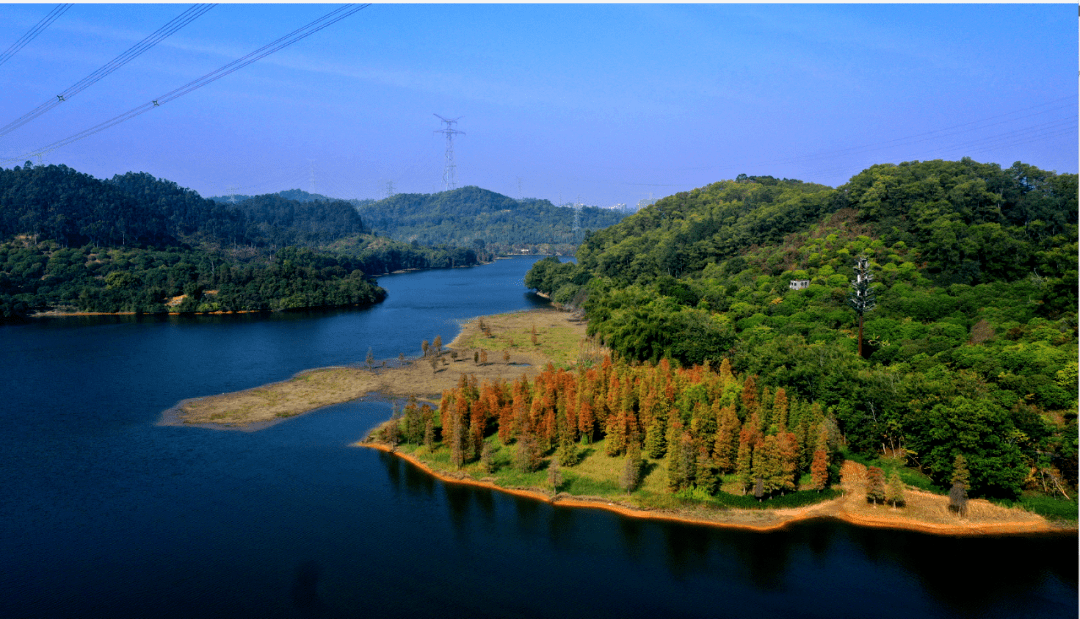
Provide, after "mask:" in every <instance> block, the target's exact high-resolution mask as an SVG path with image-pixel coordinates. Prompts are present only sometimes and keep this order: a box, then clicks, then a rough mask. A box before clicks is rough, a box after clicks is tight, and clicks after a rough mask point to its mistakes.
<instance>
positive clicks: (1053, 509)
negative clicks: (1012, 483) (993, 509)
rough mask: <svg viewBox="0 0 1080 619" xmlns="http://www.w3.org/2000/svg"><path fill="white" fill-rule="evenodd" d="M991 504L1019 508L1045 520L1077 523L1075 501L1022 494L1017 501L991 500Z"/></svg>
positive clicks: (1042, 495) (1043, 495)
mask: <svg viewBox="0 0 1080 619" xmlns="http://www.w3.org/2000/svg"><path fill="white" fill-rule="evenodd" d="M991 501H992V502H993V503H996V504H998V505H1001V506H1004V507H1020V508H1023V509H1026V510H1027V511H1029V512H1032V513H1035V514H1038V515H1040V516H1042V517H1043V518H1046V519H1047V520H1059V521H1063V522H1071V523H1076V522H1077V512H1078V506H1077V502H1076V500H1075V499H1074V500H1071V501H1070V500H1068V499H1066V498H1064V497H1056V496H1047V495H1045V494H1024V495H1022V496H1021V497H1020V498H1019V499H1017V500H1015V501H1014V500H1009V499H991Z"/></svg>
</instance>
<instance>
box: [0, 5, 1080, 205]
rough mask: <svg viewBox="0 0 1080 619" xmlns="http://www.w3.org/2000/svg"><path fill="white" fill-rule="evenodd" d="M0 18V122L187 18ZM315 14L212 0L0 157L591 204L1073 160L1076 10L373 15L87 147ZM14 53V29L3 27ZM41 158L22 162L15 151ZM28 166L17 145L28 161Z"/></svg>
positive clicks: (255, 185)
mask: <svg viewBox="0 0 1080 619" xmlns="http://www.w3.org/2000/svg"><path fill="white" fill-rule="evenodd" d="M56 6H57V5H45V4H0V61H2V63H0V126H8V125H10V124H11V123H12V122H13V121H16V120H17V119H19V118H21V117H23V115H25V114H27V113H29V112H31V111H33V110H35V109H36V108H38V107H39V106H42V105H45V104H47V103H50V102H52V101H55V100H56V99H57V97H56V96H57V94H58V93H64V92H66V91H69V90H71V89H72V86H74V85H76V84H78V83H79V82H80V80H83V79H84V78H87V77H88V76H91V75H94V74H95V71H98V70H99V69H101V68H102V67H105V66H114V65H115V64H116V63H113V65H110V63H111V62H112V61H114V60H115V59H117V58H118V57H120V56H121V55H122V54H124V53H125V51H127V50H129V49H131V48H132V46H136V45H137V44H139V43H140V41H143V40H144V39H145V38H146V37H148V36H150V35H151V34H152V33H153V32H155V31H157V30H158V29H159V28H161V27H163V26H165V25H166V24H167V23H168V22H170V20H173V19H174V18H176V17H177V16H179V15H181V13H183V12H184V11H185V10H187V9H188V8H189V7H190V6H191V5H181V4H119V5H102V4H75V5H73V6H72V7H71V8H70V9H68V10H67V11H66V12H63V13H62V14H61V15H60V16H59V17H57V18H56V19H55V21H52V22H51V23H49V25H48V26H47V27H46V28H44V29H43V30H39V31H38V32H37V35H36V36H34V37H33V38H32V39H30V40H29V42H28V43H26V44H25V46H23V47H21V48H20V49H18V50H17V52H16V53H14V54H11V53H7V54H6V55H5V52H4V51H3V50H11V48H10V47H9V46H11V45H13V44H15V43H16V42H17V41H19V40H20V38H21V37H24V35H27V33H28V32H31V31H32V29H33V28H34V27H35V25H36V24H39V22H41V20H43V19H44V18H46V16H47V15H48V14H49V12H50V11H51V10H53V9H54V8H55V7H56ZM340 6H341V5H321V4H259V5H255V4H222V5H218V6H215V7H214V8H212V9H210V10H208V11H206V12H205V13H204V14H202V15H201V16H199V17H198V18H197V19H195V20H194V21H191V22H190V23H189V24H187V25H186V26H184V27H183V28H182V29H180V30H178V31H177V32H175V33H174V34H172V35H170V36H169V37H167V38H165V39H164V40H162V41H160V42H159V43H157V44H156V45H154V46H153V47H151V48H149V49H147V50H146V51H145V52H144V53H142V54H140V55H138V56H137V57H135V58H134V59H131V60H130V61H129V62H127V63H126V64H123V66H120V67H119V68H117V69H115V70H114V71H113V72H111V73H109V74H108V75H106V76H105V77H104V78H101V79H100V80H99V81H96V82H95V83H94V84H92V85H91V86H89V87H87V88H85V89H84V90H81V91H80V92H78V93H77V94H76V95H74V96H70V97H67V100H65V101H64V102H62V103H59V105H56V106H55V107H53V109H50V110H48V111H47V112H45V113H44V114H41V115H40V116H38V117H37V118H34V119H33V120H31V121H30V122H27V123H25V124H23V125H22V126H19V127H18V128H15V129H12V130H9V131H7V132H6V133H4V131H3V129H0V134H2V135H0V167H5V168H11V167H13V166H14V165H17V164H21V163H22V162H23V161H25V160H28V159H29V160H32V161H33V162H34V163H35V164H37V163H38V162H39V161H40V162H41V163H44V164H61V163H62V164H65V165H67V166H69V167H72V168H74V169H76V170H79V171H80V172H86V173H88V174H91V175H93V176H95V177H98V178H110V177H112V176H113V175H114V174H123V173H125V172H129V171H133V172H147V173H150V174H152V175H154V176H155V177H159V178H164V179H168V180H171V181H175V182H176V183H178V184H180V185H182V186H184V187H190V188H192V189H194V190H196V191H198V192H199V193H200V194H202V195H203V196H207V197H209V196H215V195H226V194H230V193H240V194H262V193H272V192H276V191H281V190H285V189H293V188H299V189H303V190H306V191H315V192H317V193H321V194H325V195H329V196H333V197H337V198H382V197H385V196H386V195H387V194H388V192H391V191H392V192H394V193H432V192H436V191H441V190H443V189H444V172H445V168H446V165H445V164H446V154H447V139H446V135H445V134H444V133H440V130H441V129H443V128H445V126H446V125H444V124H443V123H442V122H441V121H440V119H439V118H438V117H436V114H438V115H440V116H442V117H444V118H448V119H457V122H456V124H455V125H453V128H454V129H456V130H457V131H460V132H462V133H459V134H455V135H454V136H453V156H454V163H455V166H456V167H455V181H456V186H458V187H461V186H465V185H476V186H479V187H483V188H485V189H490V190H492V191H497V192H499V193H502V194H505V195H508V196H511V197H513V198H521V197H535V198H546V199H549V200H551V201H552V202H556V203H567V202H581V203H584V204H589V205H597V206H612V205H614V204H617V203H623V204H630V205H633V204H636V203H637V202H638V201H639V200H642V199H648V198H650V197H652V198H660V197H663V196H667V195H671V194H674V193H677V192H680V191H688V190H690V189H693V188H696V187H702V186H705V185H707V184H709V183H713V182H716V181H720V180H725V179H732V178H735V177H736V176H737V175H738V174H749V175H771V176H775V177H777V178H795V179H800V180H803V181H808V182H815V183H821V184H825V185H829V186H838V185H842V184H843V183H845V182H847V181H848V179H850V178H851V177H852V176H854V175H855V174H857V173H859V172H860V171H862V170H864V169H866V168H867V167H869V166H871V165H874V164H878V163H900V162H904V161H913V160H920V161H922V160H930V159H947V160H958V159H960V158H962V157H965V156H969V157H971V158H973V159H975V160H976V161H980V162H994V163H998V164H1001V166H1002V167H1008V166H1010V165H1012V163H1013V162H1015V161H1023V162H1024V163H1028V164H1032V165H1035V166H1037V167H1039V168H1042V169H1045V170H1054V171H1057V172H1060V173H1066V172H1069V173H1075V172H1077V159H1078V155H1077V153H1078V143H1080V142H1078V135H1077V116H1078V95H1077V75H1078V60H1077V59H1078V57H1080V50H1078V36H1077V26H1076V23H1077V22H1076V20H1077V14H1076V4H1075V3H1073V4H1028V5H1023V4H1020V5H1017V4H1010V5H987V4H960V5H955V4H954V5H933V4H888V5H883V4H876V5H875V4H870V5H865V4H861V5H849V4H828V5H806V4H789V5H783V4H780V5H757V4H688V5H676V4H588V5H579V4H530V5H522V4H468V5H461V4H426V5H418V4H375V5H371V6H369V7H367V8H364V9H363V10H360V11H358V12H356V13H354V14H352V15H350V16H348V17H345V18H344V19H342V20H341V21H338V22H337V23H334V24H332V25H330V26H328V27H326V28H325V29H323V30H320V31H318V32H315V33H314V34H312V35H311V36H309V37H307V38H304V39H302V40H299V41H297V42H296V43H294V44H292V45H289V46H288V47H285V48H284V49H281V50H280V51H277V52H276V53H273V54H271V55H269V56H266V57H265V58H262V59H260V60H258V61H257V62H254V63H252V64H249V65H247V66H244V67H243V68H240V69H239V70H236V71H235V72H232V73H230V74H228V75H225V76H224V77H221V78H220V79H218V80H216V81H213V82H212V83H209V84H207V85H205V86H203V87H200V88H198V89H195V90H192V91H191V92H189V93H187V94H184V95H183V96H180V97H177V98H174V99H171V100H169V101H167V102H166V103H162V104H159V106H157V107H151V109H149V110H148V111H146V112H145V113H142V114H140V115H138V116H135V117H133V118H131V119H129V120H126V121H124V122H121V123H119V124H116V125H115V126H112V127H109V128H107V129H104V130H102V131H99V132H97V133H94V134H93V135H90V136H89V137H86V138H84V139H80V140H77V141H75V142H72V143H70V144H66V145H64V146H61V147H59V148H55V149H51V150H50V149H48V148H47V147H49V146H50V145H53V144H55V143H56V142H58V141H61V140H65V139H66V138H69V137H72V136H75V135H77V134H79V133H80V132H82V131H84V130H87V129H90V128H93V127H95V126H97V125H99V124H100V123H103V122H104V121H108V120H110V119H113V118H116V117H117V116H120V115H122V114H124V113H125V112H128V111H130V110H135V109H136V108H139V106H146V105H149V102H151V101H153V100H155V99H161V98H162V96H163V95H165V94H167V93H169V92H171V91H173V90H175V89H177V88H179V87H181V86H184V85H186V84H189V83H191V82H192V81H193V80H197V79H199V78H201V77H203V76H207V75H209V74H212V73H213V72H214V71H216V70H218V69H220V68H222V67H224V66H226V65H228V64H229V63H231V62H233V61H235V60H237V59H239V58H242V57H244V56H245V55H247V54H249V53H251V52H253V51H255V50H257V49H259V48H261V47H263V46H264V45H267V44H269V43H271V42H273V41H275V40H277V39H279V37H282V36H285V35H287V34H289V33H291V32H293V31H295V30H296V29H298V28H300V27H302V26H304V25H306V24H309V23H310V22H313V21H315V20H317V19H319V18H320V17H322V16H323V15H325V14H327V13H329V12H330V11H332V10H335V9H337V8H339V7H340ZM23 40H24V41H25V40H26V39H23ZM42 150H45V152H44V153H42V152H41V151H42ZM38 155H40V156H38Z"/></svg>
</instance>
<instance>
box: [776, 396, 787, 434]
mask: <svg viewBox="0 0 1080 619" xmlns="http://www.w3.org/2000/svg"><path fill="white" fill-rule="evenodd" d="M772 421H773V423H775V424H776V427H777V429H778V430H779V431H780V432H781V433H783V432H786V431H787V426H788V397H787V391H785V390H784V388H783V387H780V388H779V389H777V390H776V395H775V396H773V418H772Z"/></svg>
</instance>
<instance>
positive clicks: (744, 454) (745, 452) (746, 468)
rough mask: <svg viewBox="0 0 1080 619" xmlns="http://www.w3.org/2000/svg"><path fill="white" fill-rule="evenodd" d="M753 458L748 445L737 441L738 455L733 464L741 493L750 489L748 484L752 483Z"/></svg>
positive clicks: (751, 449)
mask: <svg viewBox="0 0 1080 619" xmlns="http://www.w3.org/2000/svg"><path fill="white" fill-rule="evenodd" d="M753 457H754V450H753V447H751V446H750V443H748V442H746V441H739V455H738V458H737V459H736V462H735V474H736V475H737V476H738V478H739V485H740V486H742V489H743V493H745V492H746V491H747V490H748V489H749V488H750V484H752V483H754V471H753Z"/></svg>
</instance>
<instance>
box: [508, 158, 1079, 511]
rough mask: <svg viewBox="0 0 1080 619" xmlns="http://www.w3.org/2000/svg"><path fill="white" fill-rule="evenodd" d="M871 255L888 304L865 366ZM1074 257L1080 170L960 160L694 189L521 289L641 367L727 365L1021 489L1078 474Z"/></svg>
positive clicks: (935, 463) (989, 488) (601, 235)
mask: <svg viewBox="0 0 1080 619" xmlns="http://www.w3.org/2000/svg"><path fill="white" fill-rule="evenodd" d="M860 256H862V257H866V258H868V261H869V265H870V272H871V273H872V275H873V276H874V282H873V284H872V286H871V289H872V291H873V292H874V293H875V294H876V298H877V305H876V308H874V309H873V310H871V311H869V312H868V313H866V314H865V316H864V318H865V324H864V325H863V327H864V338H865V341H864V342H863V356H862V357H861V358H860V357H859V356H858V355H857V354H856V351H857V349H858V338H859V328H858V325H859V320H858V318H857V315H856V313H855V312H853V311H852V310H851V308H850V307H849V304H848V300H849V297H850V296H851V279H852V276H853V271H852V268H853V266H854V264H855V259H856V258H857V257H860ZM1076 256H1077V176H1076V175H1075V174H1061V175H1058V174H1054V173H1052V172H1045V171H1042V170H1039V169H1037V168H1034V167H1032V166H1028V165H1024V164H1021V163H1017V164H1015V165H1013V166H1012V167H1010V168H1008V169H1002V168H1000V167H999V166H996V165H991V164H979V163H976V162H973V161H971V160H969V159H964V160H962V161H959V162H945V161H930V162H912V163H905V164H901V165H880V166H873V167H871V168H869V169H867V170H865V171H863V172H862V173H860V174H858V175H856V176H855V177H853V178H852V179H851V181H850V182H849V183H847V184H845V185H843V186H841V187H839V188H836V189H829V188H827V187H822V186H815V185H809V184H806V183H800V182H798V181H788V180H783V181H780V180H776V179H772V178H769V177H740V178H739V179H736V180H735V181H725V182H721V183H715V184H713V185H710V186H708V187H704V188H702V189H698V190H694V191H692V192H688V193H680V194H677V195H674V196H670V197H668V198H664V199H662V200H660V201H658V202H657V203H656V204H655V205H653V206H651V207H649V208H646V209H643V210H642V211H640V212H639V213H638V214H636V215H633V216H630V217H628V218H627V219H625V220H624V221H623V222H621V223H620V224H617V225H615V226H612V227H611V228H608V229H606V230H603V231H600V232H597V233H594V234H592V235H590V236H589V238H588V239H586V240H585V242H584V243H583V244H582V245H581V247H580V248H579V251H578V253H577V259H578V263H577V264H576V265H575V264H560V263H559V262H558V260H557V259H548V260H544V261H540V262H538V263H537V264H536V265H535V266H534V268H533V270H532V271H530V273H529V274H528V275H527V277H526V285H527V286H529V287H532V288H536V289H538V290H540V291H543V292H546V293H549V294H551V295H553V298H554V300H556V301H558V302H561V303H568V304H572V303H577V304H579V305H581V306H583V307H584V308H585V310H586V314H587V317H588V319H589V332H590V334H595V335H598V336H600V337H601V338H602V340H603V341H604V343H605V344H607V345H608V346H610V347H611V348H613V349H614V350H615V351H617V352H618V353H619V354H620V355H622V356H624V357H625V358H627V359H635V360H648V361H652V362H656V361H658V360H660V359H671V360H672V361H674V362H677V363H678V364H681V365H683V366H686V367H689V366H693V365H695V364H700V363H703V362H705V361H712V362H713V363H716V362H718V360H720V359H723V358H727V359H730V362H731V365H732V367H733V368H734V371H735V372H738V373H742V374H747V375H756V376H758V379H759V380H760V381H761V382H762V383H763V384H767V385H771V386H773V387H776V388H779V387H783V388H784V389H786V391H787V393H788V394H789V395H790V396H794V397H798V398H800V399H803V400H805V401H809V402H814V403H817V404H818V405H819V406H821V407H823V408H824V409H825V410H827V411H830V412H831V414H833V415H835V418H836V420H837V422H838V425H839V428H840V430H841V431H842V432H843V434H844V436H845V437H846V440H847V441H848V442H849V443H850V445H851V447H852V448H853V449H855V450H857V451H860V452H865V453H877V454H879V455H881V454H883V453H885V454H889V455H894V454H895V455H900V456H903V457H904V458H906V460H907V461H908V462H909V463H910V464H912V465H914V466H917V467H920V468H921V469H922V470H924V471H925V472H927V473H928V474H930V475H931V477H933V478H934V479H935V480H939V481H941V480H944V479H945V477H947V476H948V474H949V473H950V472H951V467H952V462H953V460H954V458H955V456H956V455H958V454H961V453H962V454H963V455H964V457H965V458H967V461H968V463H969V465H970V468H971V471H972V478H973V483H972V485H973V488H974V492H976V493H977V494H983V495H999V496H1007V497H1009V496H1015V495H1016V494H1018V493H1020V492H1021V491H1022V490H1024V489H1025V488H1046V489H1050V490H1052V489H1053V488H1054V487H1055V483H1056V482H1057V481H1060V480H1062V479H1064V481H1065V482H1066V483H1067V484H1068V485H1072V486H1075V485H1076V481H1077V426H1076V407H1077V361H1076V360H1077V336H1078V331H1077V313H1076V308H1077V257H1076ZM792 282H800V284H798V285H799V286H802V285H805V286H806V287H805V288H803V289H792V288H791V287H790V286H791V284H792ZM802 282H805V284H803V283H802ZM1051 482H1053V483H1051Z"/></svg>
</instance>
